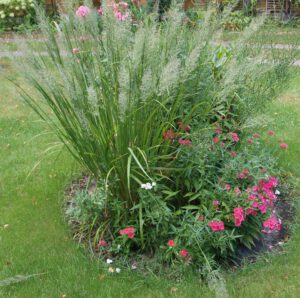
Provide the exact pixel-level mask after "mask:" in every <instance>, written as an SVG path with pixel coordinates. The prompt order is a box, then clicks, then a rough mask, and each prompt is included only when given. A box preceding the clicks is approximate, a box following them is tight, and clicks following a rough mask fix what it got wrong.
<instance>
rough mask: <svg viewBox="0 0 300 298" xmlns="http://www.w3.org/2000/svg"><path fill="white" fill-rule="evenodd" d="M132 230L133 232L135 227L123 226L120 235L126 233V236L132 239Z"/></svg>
mask: <svg viewBox="0 0 300 298" xmlns="http://www.w3.org/2000/svg"><path fill="white" fill-rule="evenodd" d="M134 232H135V229H134V228H132V227H129V228H125V229H123V230H121V231H120V235H121V236H123V235H127V237H128V238H129V239H132V238H133V237H134Z"/></svg>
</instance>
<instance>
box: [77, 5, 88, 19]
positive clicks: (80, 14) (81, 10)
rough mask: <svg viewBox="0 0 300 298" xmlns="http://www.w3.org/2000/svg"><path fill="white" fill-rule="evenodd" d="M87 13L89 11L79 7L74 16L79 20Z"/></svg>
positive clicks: (82, 6) (84, 7)
mask: <svg viewBox="0 0 300 298" xmlns="http://www.w3.org/2000/svg"><path fill="white" fill-rule="evenodd" d="M89 13H90V9H89V8H88V7H87V6H85V5H81V6H79V7H78V9H77V10H76V15H77V16H78V17H81V18H83V17H86V16H87V15H88V14H89Z"/></svg>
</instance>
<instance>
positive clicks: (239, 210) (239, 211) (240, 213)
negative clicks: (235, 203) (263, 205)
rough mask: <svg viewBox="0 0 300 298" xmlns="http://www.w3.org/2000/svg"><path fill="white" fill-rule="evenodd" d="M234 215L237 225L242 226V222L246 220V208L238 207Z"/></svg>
mask: <svg viewBox="0 0 300 298" xmlns="http://www.w3.org/2000/svg"><path fill="white" fill-rule="evenodd" d="M233 216H234V219H235V222H234V224H235V226H236V227H240V226H241V224H242V222H243V221H244V220H245V215H244V209H243V208H242V207H237V208H234V209H233Z"/></svg>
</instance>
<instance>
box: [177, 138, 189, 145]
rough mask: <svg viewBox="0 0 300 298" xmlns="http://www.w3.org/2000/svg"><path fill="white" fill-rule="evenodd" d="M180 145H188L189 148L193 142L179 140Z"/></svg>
mask: <svg viewBox="0 0 300 298" xmlns="http://www.w3.org/2000/svg"><path fill="white" fill-rule="evenodd" d="M178 143H179V144H180V145H186V146H188V145H191V143H192V141H191V140H184V139H179V140H178Z"/></svg>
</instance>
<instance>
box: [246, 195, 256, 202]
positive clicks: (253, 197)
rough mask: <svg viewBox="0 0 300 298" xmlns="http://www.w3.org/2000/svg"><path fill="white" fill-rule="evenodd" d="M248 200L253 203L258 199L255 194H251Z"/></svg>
mask: <svg viewBox="0 0 300 298" xmlns="http://www.w3.org/2000/svg"><path fill="white" fill-rule="evenodd" d="M248 199H249V200H250V201H253V200H255V199H256V195H255V194H254V193H251V194H250V195H249V196H248Z"/></svg>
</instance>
